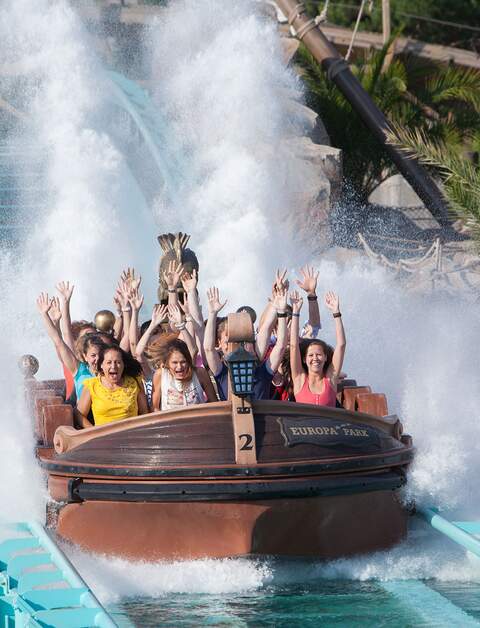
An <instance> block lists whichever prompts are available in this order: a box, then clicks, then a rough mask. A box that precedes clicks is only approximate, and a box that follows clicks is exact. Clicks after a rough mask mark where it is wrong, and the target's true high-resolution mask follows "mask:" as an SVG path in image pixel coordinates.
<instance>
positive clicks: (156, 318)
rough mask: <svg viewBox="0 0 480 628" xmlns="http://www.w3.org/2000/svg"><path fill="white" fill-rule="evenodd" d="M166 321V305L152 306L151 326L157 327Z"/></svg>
mask: <svg viewBox="0 0 480 628" xmlns="http://www.w3.org/2000/svg"><path fill="white" fill-rule="evenodd" d="M167 319H168V307H167V306H166V305H161V304H160V303H157V305H155V306H154V308H153V312H152V325H153V327H157V325H160V323H163V322H164V321H166V320H167Z"/></svg>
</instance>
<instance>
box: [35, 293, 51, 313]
mask: <svg viewBox="0 0 480 628" xmlns="http://www.w3.org/2000/svg"><path fill="white" fill-rule="evenodd" d="M37 307H38V309H39V311H40V312H41V313H42V314H46V313H47V312H48V310H49V309H50V308H51V307H52V301H51V300H50V299H49V298H48V293H47V292H42V293H40V295H39V296H38V298H37Z"/></svg>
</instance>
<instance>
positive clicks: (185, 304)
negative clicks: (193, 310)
mask: <svg viewBox="0 0 480 628" xmlns="http://www.w3.org/2000/svg"><path fill="white" fill-rule="evenodd" d="M178 307H179V308H180V309H181V310H182V312H183V313H184V314H185V316H190V308H189V306H188V299H185V301H184V302H183V303H182V302H181V301H179V302H178Z"/></svg>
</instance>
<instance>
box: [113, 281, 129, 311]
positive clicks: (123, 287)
mask: <svg viewBox="0 0 480 628" xmlns="http://www.w3.org/2000/svg"><path fill="white" fill-rule="evenodd" d="M128 293H129V287H128V283H127V282H126V281H125V280H124V279H120V281H119V282H118V287H117V290H116V292H115V296H116V298H117V299H118V301H119V303H120V305H121V309H122V310H124V309H126V308H128V307H129V300H128Z"/></svg>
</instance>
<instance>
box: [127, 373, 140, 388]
mask: <svg viewBox="0 0 480 628" xmlns="http://www.w3.org/2000/svg"><path fill="white" fill-rule="evenodd" d="M123 385H124V386H126V387H127V388H137V386H141V385H142V376H141V375H137V376H135V377H134V376H133V375H126V376H125V378H124V380H123Z"/></svg>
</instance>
